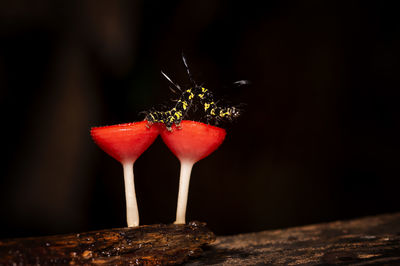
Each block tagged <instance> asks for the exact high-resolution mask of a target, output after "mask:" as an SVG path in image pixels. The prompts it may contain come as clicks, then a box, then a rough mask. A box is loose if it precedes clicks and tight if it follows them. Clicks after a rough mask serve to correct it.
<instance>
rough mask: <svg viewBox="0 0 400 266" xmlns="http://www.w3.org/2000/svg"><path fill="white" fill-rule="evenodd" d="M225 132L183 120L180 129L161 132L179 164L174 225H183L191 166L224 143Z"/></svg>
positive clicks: (174, 127) (175, 128)
mask: <svg viewBox="0 0 400 266" xmlns="http://www.w3.org/2000/svg"><path fill="white" fill-rule="evenodd" d="M225 136H226V131H225V130H224V129H222V128H219V127H215V126H210V125H206V124H204V123H200V122H195V121H189V120H183V121H181V124H180V128H177V127H176V126H175V125H173V126H172V131H168V130H163V131H161V137H162V139H163V141H164V142H165V144H166V145H167V146H168V148H169V149H170V150H171V151H172V153H173V154H174V155H175V156H176V157H177V158H178V159H179V161H180V163H181V171H180V178H179V193H178V204H177V211H176V221H175V223H176V224H184V223H185V216H186V205H187V198H188V192H189V182H190V174H191V171H192V167H193V165H194V164H195V163H196V162H198V161H199V160H201V159H203V158H205V157H207V156H208V155H210V154H211V153H212V152H214V151H215V150H216V149H217V148H218V147H219V146H220V145H221V144H222V142H223V141H224V139H225Z"/></svg>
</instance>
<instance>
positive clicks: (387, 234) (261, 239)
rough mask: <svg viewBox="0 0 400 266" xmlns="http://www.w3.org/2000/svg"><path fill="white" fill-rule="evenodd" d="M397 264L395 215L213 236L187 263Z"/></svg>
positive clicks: (399, 226) (399, 230) (399, 241)
mask: <svg viewBox="0 0 400 266" xmlns="http://www.w3.org/2000/svg"><path fill="white" fill-rule="evenodd" d="M209 264H212V265H219V264H223V265H260V264H261V265H265V264H270V265H277V264H281V265H370V264H373V265H400V213H397V214H390V215H380V216H374V217H366V218H362V219H356V220H351V221H339V222H332V223H324V224H316V225H309V226H303V227H295V228H289V229H283V230H273V231H263V232H259V233H251V234H242V235H235V236H227V237H218V238H217V241H216V242H215V243H214V244H212V245H211V247H210V248H209V249H208V250H207V251H206V252H205V253H203V255H202V256H201V257H200V258H198V259H195V260H192V261H190V262H188V263H187V265H191V266H193V265H209Z"/></svg>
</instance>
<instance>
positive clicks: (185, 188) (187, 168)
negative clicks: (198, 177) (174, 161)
mask: <svg viewBox="0 0 400 266" xmlns="http://www.w3.org/2000/svg"><path fill="white" fill-rule="evenodd" d="M193 165H194V162H192V161H181V173H180V177H179V193H178V205H177V208H176V221H175V222H174V223H175V224H185V223H186V219H185V217H186V206H187V201H188V194H189V183H190V174H191V172H192V168H193Z"/></svg>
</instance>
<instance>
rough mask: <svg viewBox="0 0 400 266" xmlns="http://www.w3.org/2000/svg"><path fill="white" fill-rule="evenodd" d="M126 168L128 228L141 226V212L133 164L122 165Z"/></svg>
mask: <svg viewBox="0 0 400 266" xmlns="http://www.w3.org/2000/svg"><path fill="white" fill-rule="evenodd" d="M122 167H123V168H124V180H125V198H126V220H127V222H128V227H136V226H139V211H138V206H137V201H136V193H135V180H134V175H133V162H124V163H122Z"/></svg>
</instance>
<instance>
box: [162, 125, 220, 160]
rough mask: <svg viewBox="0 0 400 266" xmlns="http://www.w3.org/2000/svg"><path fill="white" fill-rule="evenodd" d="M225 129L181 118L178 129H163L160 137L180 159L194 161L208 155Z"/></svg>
mask: <svg viewBox="0 0 400 266" xmlns="http://www.w3.org/2000/svg"><path fill="white" fill-rule="evenodd" d="M225 136H226V131H225V129H222V128H219V127H215V126H210V125H207V124H204V123H200V122H195V121H189V120H183V121H181V125H180V129H179V128H176V126H175V125H173V126H172V131H167V130H163V131H162V132H161V137H162V139H163V141H164V142H165V144H166V145H167V146H168V148H169V149H170V150H171V151H172V153H173V154H175V156H176V157H178V159H179V160H180V161H190V162H192V163H196V162H198V161H200V160H201V159H203V158H205V157H207V156H208V155H210V154H211V153H212V152H213V151H215V150H216V149H217V148H218V147H219V146H220V145H221V144H222V142H223V141H224V139H225Z"/></svg>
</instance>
